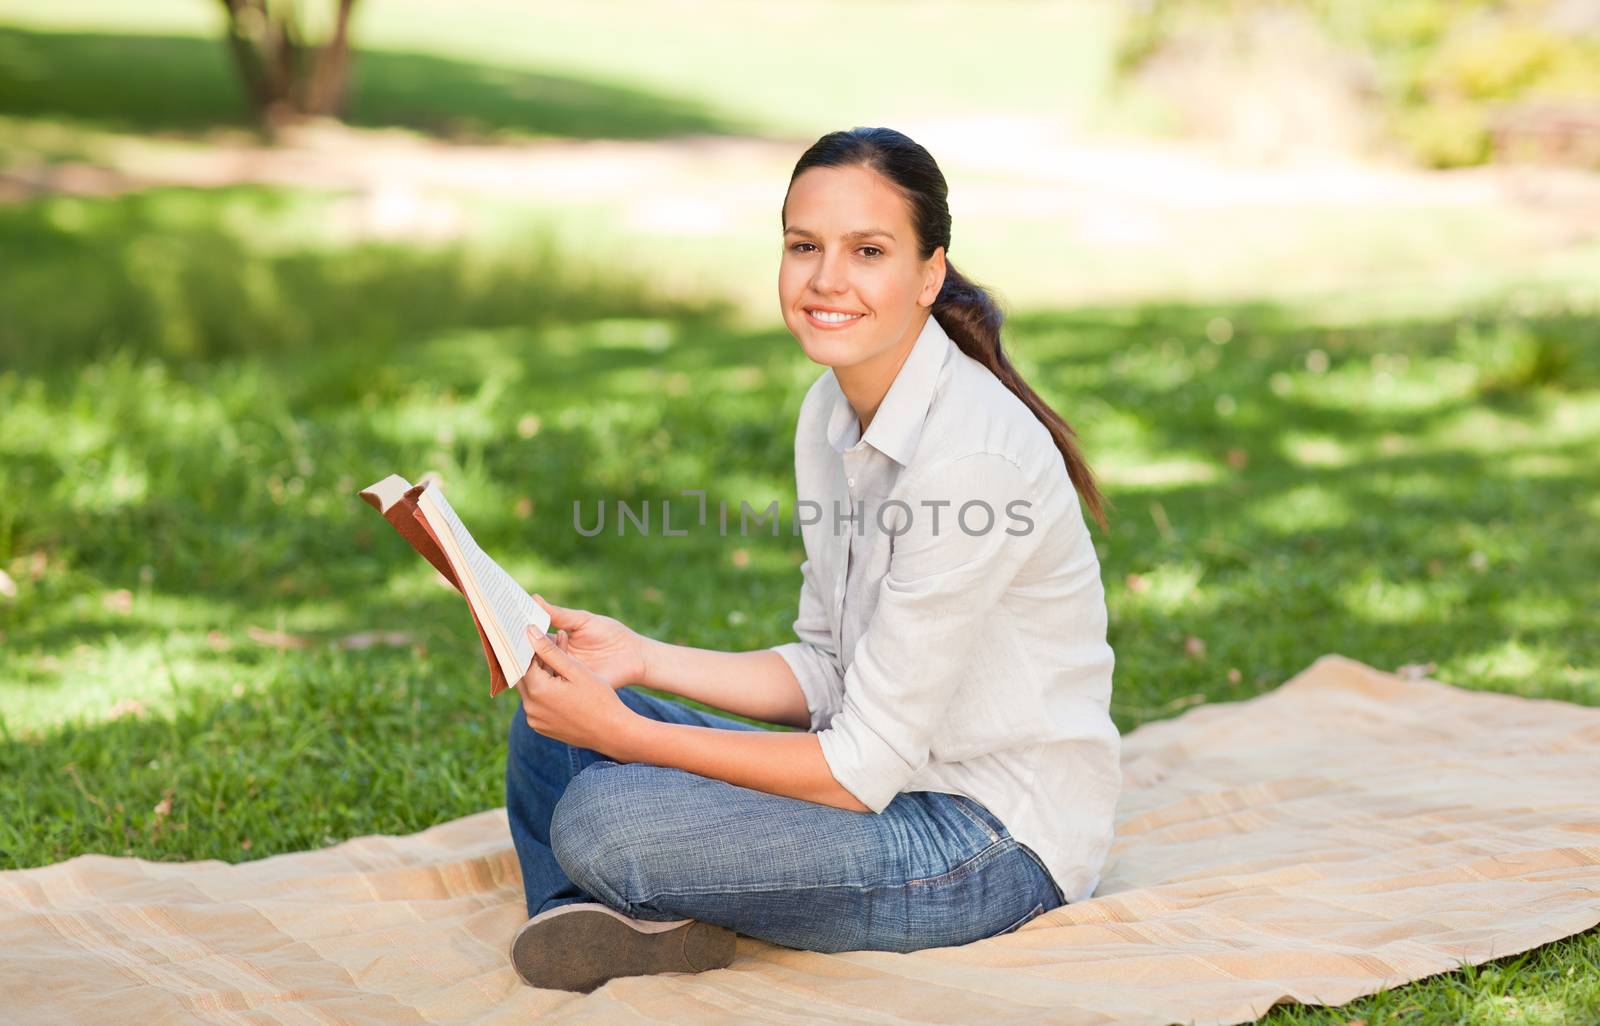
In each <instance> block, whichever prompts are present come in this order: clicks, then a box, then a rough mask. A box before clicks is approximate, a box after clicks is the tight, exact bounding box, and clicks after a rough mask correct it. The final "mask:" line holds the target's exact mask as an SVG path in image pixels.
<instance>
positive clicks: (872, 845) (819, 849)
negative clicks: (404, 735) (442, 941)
mask: <svg viewBox="0 0 1600 1026" xmlns="http://www.w3.org/2000/svg"><path fill="white" fill-rule="evenodd" d="M618 695H619V696H620V697H621V698H622V700H623V702H624V703H626V704H627V705H628V706H629V707H630V708H632V709H633V710H635V711H636V712H639V713H641V714H643V715H645V716H648V717H650V718H651V719H655V720H662V721H665V722H668V723H688V724H694V725H697V726H703V727H723V728H728V729H733V730H760V729H762V728H760V727H757V726H754V725H752V724H749V723H744V722H742V721H739V720H734V719H731V718H728V717H724V716H718V715H715V714H712V713H707V712H704V711H702V710H699V709H694V708H691V707H689V706H687V705H683V704H681V703H679V702H675V701H671V700H668V699H663V698H657V697H655V696H653V695H650V694H646V693H645V692H642V691H639V690H636V689H634V688H623V689H621V690H620V691H619V692H618ZM506 813H507V816H508V818H509V820H510V824H511V839H512V842H513V843H514V844H515V845H516V849H517V859H518V861H519V862H520V863H521V865H522V882H523V888H524V890H525V891H526V893H527V902H528V914H529V915H530V916H532V915H537V914H538V913H539V912H542V911H544V910H546V909H550V908H554V907H556V906H558V905H564V904H570V903H572V902H576V901H600V902H604V903H605V904H607V905H609V906H611V907H612V908H614V909H616V910H617V911H619V912H622V913H624V914H625V915H629V916H632V917H634V918H636V919H656V920H665V919H680V918H688V919H698V920H701V921H703V922H708V923H715V924H717V925H719V926H725V927H727V928H729V929H731V930H734V931H736V932H738V933H742V934H745V935H746V936H750V937H757V938H760V939H762V940H766V941H771V942H772V943H774V944H782V945H785V946H787V947H791V948H804V949H808V950H812V951H852V950H860V949H874V950H879V951H915V950H917V949H919V948H930V947H942V946H945V945H951V944H965V943H967V942H969V941H975V940H979V939H981V938H984V937H992V936H995V935H996V934H1002V933H1007V932H1009V931H1011V930H1014V929H1016V928H1017V927H1019V926H1021V925H1022V924H1024V923H1026V922H1027V921H1028V920H1030V919H1032V918H1034V917H1035V916H1038V915H1040V914H1042V913H1044V912H1045V911H1046V910H1048V909H1052V908H1055V907H1057V906H1059V905H1061V904H1063V903H1064V898H1063V896H1062V894H1061V891H1060V890H1059V889H1058V888H1057V887H1056V885H1055V883H1054V882H1053V881H1052V880H1051V878H1050V875H1049V874H1048V873H1047V872H1046V871H1045V869H1044V867H1043V866H1042V865H1041V864H1040V862H1039V861H1038V858H1037V857H1036V856H1035V855H1034V854H1033V852H1031V851H1030V850H1028V849H1027V848H1026V847H1024V846H1022V845H1021V844H1019V843H1018V842H1017V841H1016V840H1014V839H1013V838H1012V837H1011V835H1010V833H1009V832H1008V831H1007V830H1006V828H1005V826H1004V824H1002V823H1001V822H1000V821H999V820H998V819H997V818H995V816H994V815H993V814H992V813H990V812H989V810H988V809H986V808H984V807H983V806H982V805H980V804H979V803H978V802H976V801H974V800H972V799H971V798H967V797H964V796H960V795H952V794H944V793H942V792H937V791H906V792H902V793H901V794H899V795H896V796H895V798H894V800H893V801H891V802H890V803H889V805H888V807H887V808H885V809H884V810H883V812H881V813H876V814H874V813H870V812H852V811H849V810H846V809H836V808H833V807H832V806H828V805H822V804H819V803H816V802H809V801H805V800H802V799H798V798H785V797H782V796H781V795H773V794H767V793H766V792H764V791H756V790H753V789H751V788H747V787H739V786H738V785H735V784H730V783H727V782H726V781H721V780H714V779H711V778H709V777H702V776H699V775H698V774H694V773H688V772H685V771H683V770H679V769H673V768H670V767H664V766H652V765H648V764H645V763H617V762H613V761H611V760H609V759H607V758H605V757H604V756H602V755H600V754H599V753H597V752H594V751H592V750H590V749H587V748H575V747H573V746H571V745H568V744H564V743H562V742H560V741H554V740H551V739H550V738H547V737H545V736H544V735H542V734H539V733H538V732H537V731H535V730H533V729H532V728H531V727H529V726H528V723H527V720H526V718H525V717H524V715H523V712H522V707H521V705H520V704H519V705H517V708H516V710H515V712H514V715H513V716H512V718H511V734H510V743H509V750H508V752H507V758H506Z"/></svg>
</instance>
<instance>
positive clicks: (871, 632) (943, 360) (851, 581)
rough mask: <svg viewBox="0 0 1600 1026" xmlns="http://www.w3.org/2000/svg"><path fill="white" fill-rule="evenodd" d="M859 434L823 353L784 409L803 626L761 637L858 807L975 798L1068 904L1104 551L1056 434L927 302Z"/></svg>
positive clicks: (1093, 727)
mask: <svg viewBox="0 0 1600 1026" xmlns="http://www.w3.org/2000/svg"><path fill="white" fill-rule="evenodd" d="M860 433H861V432H860V426H859V422H858V420H857V417H856V414H855V411H854V410H853V409H852V407H851V406H850V403H849V401H848V400H847V399H846V398H845V395H844V393H843V391H842V390H841V389H840V388H839V383H838V380H837V379H836V378H835V376H834V373H833V370H832V369H831V368H830V369H829V370H827V371H825V372H824V373H823V374H822V376H821V377H819V378H818V379H817V380H816V382H815V383H814V384H813V385H812V386H811V389H810V391H808V392H807V393H806V397H805V401H804V402H803V403H802V405H801V407H800V416H799V420H798V423H797V425H796V428H795V445H794V462H795V491H796V498H797V502H796V507H795V511H796V518H797V521H798V523H799V524H800V526H801V535H802V538H803V540H804V543H805V554H806V558H805V561H804V562H803V563H802V564H801V567H800V572H801V577H802V584H801V588H800V607H799V616H798V617H797V618H796V620H795V622H794V630H795V635H796V636H797V637H798V638H799V639H800V640H799V641H795V642H789V643H787V644H782V645H777V646H774V647H773V651H775V652H777V653H778V654H779V655H781V656H782V657H783V658H784V660H785V661H786V662H787V663H788V664H789V666H790V668H791V669H792V670H793V671H794V675H795V677H796V678H797V679H798V680H799V682H800V687H801V690H802V691H803V692H804V694H805V700H806V705H807V707H808V708H809V710H810V712H811V729H812V730H813V731H814V732H816V734H817V737H818V740H819V741H820V742H821V745H822V753H823V756H824V758H825V759H826V760H827V762H828V767H829V769H830V770H831V771H832V772H833V775H834V777H835V778H836V779H837V780H838V781H839V783H840V785H841V786H843V787H844V788H845V789H846V790H848V791H849V792H850V793H851V794H853V795H855V796H856V797H857V798H858V799H860V800H861V803H862V804H863V805H866V806H867V807H868V808H870V809H871V810H872V811H873V812H882V811H883V809H884V807H885V806H886V805H888V804H889V802H890V800H892V799H893V798H894V796H895V795H896V794H898V793H900V792H902V791H945V792H950V793H954V794H961V795H966V796H967V797H970V798H973V799H975V800H977V801H978V802H980V803H982V804H983V805H984V806H985V807H987V808H988V809H989V810H990V811H991V812H993V813H994V814H995V815H996V816H998V817H999V818H1000V820H1001V822H1003V823H1005V825H1006V826H1007V828H1008V829H1009V830H1010V831H1011V835H1012V836H1013V837H1014V838H1016V840H1017V841H1018V842H1020V843H1022V844H1024V845H1026V846H1027V847H1028V848H1030V849H1031V850H1032V851H1033V852H1034V853H1035V854H1036V855H1037V856H1038V857H1039V859H1040V861H1041V862H1043V864H1044V866H1045V868H1046V869H1047V870H1049V872H1050V875H1051V876H1052V877H1053V878H1054V880H1055V882H1056V885H1057V886H1058V887H1059V888H1060V889H1061V891H1062V893H1063V894H1064V895H1065V896H1066V900H1067V901H1069V902H1070V901H1081V900H1083V899H1085V898H1087V897H1089V896H1090V895H1091V894H1092V893H1093V891H1094V889H1095V887H1096V886H1097V885H1098V884H1099V881H1100V871H1101V868H1102V866H1103V865H1104V862H1105V859H1106V855H1107V854H1108V852H1109V850H1110V847H1111V839H1112V827H1113V818H1114V815H1115V812H1116V804H1117V798H1118V793H1119V790H1120V788H1121V784H1122V775H1121V769H1120V756H1121V738H1120V737H1119V735H1118V733H1117V728H1116V725H1115V724H1113V723H1112V721H1111V717H1110V714H1109V712H1108V706H1109V703H1110V699H1111V673H1112V667H1113V664H1114V660H1115V657H1114V655H1113V653H1112V650H1111V646H1110V645H1108V644H1107V643H1106V605H1105V591H1104V589H1103V587H1102V585H1101V581H1100V561H1099V558H1098V556H1097V554H1096V552H1095V548H1094V544H1093V542H1092V540H1091V539H1090V537H1089V532H1088V527H1087V525H1086V524H1085V522H1084V517H1083V513H1082V510H1081V509H1080V507H1079V500H1078V495H1077V491H1076V490H1075V489H1074V488H1073V486H1072V481H1071V479H1070V478H1069V477H1068V476H1067V468H1066V464H1065V462H1064V461H1063V460H1062V457H1061V454H1060V451H1059V450H1058V449H1057V448H1056V446H1055V442H1054V440H1053V439H1052V438H1051V436H1050V432H1049V430H1048V429H1047V428H1046V427H1045V426H1044V425H1043V424H1042V423H1040V422H1039V420H1038V418H1036V417H1035V416H1034V415H1033V412H1032V411H1030V410H1029V409H1028V408H1027V406H1026V405H1024V404H1023V402H1022V401H1021V400H1020V399H1018V398H1017V397H1016V396H1015V395H1013V394H1012V392H1011V391H1010V390H1009V389H1007V388H1006V387H1005V385H1004V384H1002V383H1001V382H1000V380H999V379H998V378H996V377H995V376H994V374H992V373H991V372H990V371H989V370H988V368H986V367H984V366H983V365H982V364H981V363H979V362H978V361H976V360H974V359H972V358H971V357H969V356H967V355H966V354H965V353H963V352H962V351H961V350H960V348H958V347H957V346H956V345H955V343H954V342H953V341H951V339H950V337H949V335H948V334H946V333H945V331H944V329H943V327H942V326H941V325H940V324H939V321H938V319H937V318H936V317H933V316H931V315H930V316H929V317H928V321H927V324H926V325H925V326H924V328H923V330H922V332H921V334H920V335H919V336H918V337H917V341H916V343H915V344H914V345H913V347H912V349H911V352H910V354H909V355H908V356H907V358H906V361H905V363H904V364H903V365H902V366H901V368H900V371H899V373H898V374H897V375H896V376H895V379H894V382H893V384H891V385H890V387H889V391H888V393H887V394H886V395H885V396H884V398H883V402H882V403H881V404H880V405H879V407H878V410H877V413H876V414H875V415H874V416H873V418H872V422H871V423H870V424H869V425H868V426H867V432H866V436H865V437H859V436H860ZM941 503H947V505H941ZM983 503H986V504H987V506H988V509H989V510H990V511H992V517H990V516H988V515H986V514H985V512H984V506H983V505H982V504H983ZM963 514H964V515H963ZM852 517H853V520H852ZM986 525H987V529H985V528H986Z"/></svg>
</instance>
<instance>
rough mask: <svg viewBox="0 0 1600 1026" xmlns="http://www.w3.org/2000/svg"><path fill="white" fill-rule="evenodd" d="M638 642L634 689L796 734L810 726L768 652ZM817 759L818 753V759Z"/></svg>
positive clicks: (795, 684) (795, 687)
mask: <svg viewBox="0 0 1600 1026" xmlns="http://www.w3.org/2000/svg"><path fill="white" fill-rule="evenodd" d="M643 640H644V676H643V679H642V680H641V681H640V682H639V683H641V684H643V685H644V686H645V687H649V688H655V689H657V690H659V691H668V692H671V693H672V694H674V695H682V696H683V697H684V698H692V699H694V700H695V701H696V702H704V703H705V704H706V705H710V706H714V707H716V708H718V709H726V710H727V711H728V712H731V713H734V714H736V715H739V716H748V717H749V718H751V719H753V720H765V721H766V722H768V723H781V724H783V725H784V726H786V727H795V728H798V729H800V730H806V729H807V728H809V727H810V726H811V710H810V709H809V708H807V706H806V699H805V694H804V693H803V692H802V691H801V690H800V682H799V681H798V680H797V679H795V675H794V671H793V670H791V669H790V668H789V664H788V663H787V662H785V661H784V658H783V657H782V656H780V655H778V653H776V652H774V651H772V650H771V649H757V650H756V651H754V652H718V651H715V650H713V649H708V648H692V647H690V646H688V645H672V644H668V643H667V642H664V641H655V640H653V639H651V638H645V639H643ZM696 729H709V728H696ZM820 753H821V750H820V749H818V758H820V757H821V754H820ZM630 761H640V762H654V761H655V760H654V759H640V760H630ZM684 768H687V767H684ZM694 772H699V771H698V770H696V771H694ZM829 779H830V780H831V779H832V778H831V777H830V778H829ZM752 786H753V785H752ZM763 790H765V789H764V788H763Z"/></svg>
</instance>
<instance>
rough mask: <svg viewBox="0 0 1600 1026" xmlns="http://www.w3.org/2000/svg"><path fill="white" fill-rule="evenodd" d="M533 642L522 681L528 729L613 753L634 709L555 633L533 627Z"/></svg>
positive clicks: (519, 688)
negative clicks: (558, 641) (560, 643)
mask: <svg viewBox="0 0 1600 1026" xmlns="http://www.w3.org/2000/svg"><path fill="white" fill-rule="evenodd" d="M528 638H529V640H531V641H532V642H533V652H534V659H533V662H531V663H529V664H528V672H527V673H525V674H523V675H522V680H520V681H518V682H517V692H518V694H519V695H521V697H522V711H523V713H524V714H525V715H526V716H527V717H528V726H530V727H532V728H533V729H534V730H536V731H538V732H539V733H541V734H543V735H544V736H545V737H549V738H554V739H555V740H557V741H564V742H566V743H567V744H569V745H576V746H577V747H579V748H590V749H593V750H595V751H597V752H600V753H601V754H603V755H608V754H611V750H612V748H613V747H614V746H615V745H616V744H617V743H618V742H619V741H620V740H621V738H622V732H623V730H624V728H625V727H626V725H627V723H628V720H629V719H630V718H631V717H633V716H635V715H636V714H635V713H634V711H633V710H632V709H629V708H628V707H627V706H626V705H624V704H623V703H622V699H620V698H618V697H617V693H616V691H615V690H613V689H612V687H611V685H610V684H608V683H607V682H605V681H604V680H601V679H600V678H599V677H597V676H595V675H594V673H593V672H592V671H590V669H589V668H588V667H587V666H585V665H583V663H581V662H580V661H579V660H578V657H577V656H575V655H573V654H572V653H570V652H568V651H567V650H566V649H564V648H562V647H560V646H558V645H557V644H556V643H555V641H553V640H552V639H551V638H550V635H548V634H546V633H544V632H543V631H541V630H538V629H536V628H534V627H529V628H528Z"/></svg>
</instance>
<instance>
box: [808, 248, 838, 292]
mask: <svg viewBox="0 0 1600 1026" xmlns="http://www.w3.org/2000/svg"><path fill="white" fill-rule="evenodd" d="M843 259H844V258H843V257H842V256H840V257H831V256H824V257H823V258H822V259H821V260H819V261H817V273H816V274H814V275H812V277H811V287H812V288H813V289H815V290H816V291H818V292H838V291H841V290H842V289H843V287H844V286H845V284H846V283H847V276H846V275H845V273H844V265H843Z"/></svg>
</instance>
